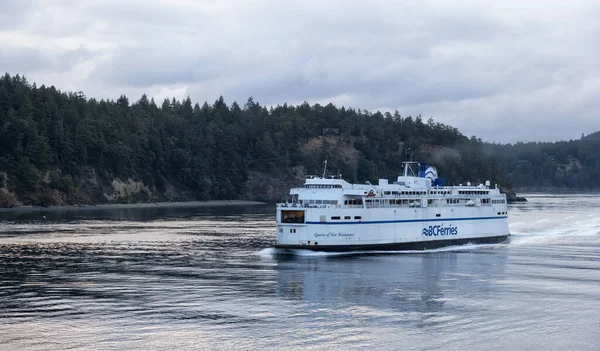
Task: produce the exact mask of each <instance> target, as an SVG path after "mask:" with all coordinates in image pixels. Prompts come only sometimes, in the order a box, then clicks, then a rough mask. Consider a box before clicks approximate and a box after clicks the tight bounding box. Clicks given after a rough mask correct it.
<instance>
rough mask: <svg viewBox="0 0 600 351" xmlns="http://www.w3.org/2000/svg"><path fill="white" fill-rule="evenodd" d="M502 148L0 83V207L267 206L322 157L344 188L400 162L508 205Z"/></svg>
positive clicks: (289, 113)
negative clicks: (491, 188)
mask: <svg viewBox="0 0 600 351" xmlns="http://www.w3.org/2000/svg"><path fill="white" fill-rule="evenodd" d="M502 147H507V146H498V145H492V146H491V145H489V144H486V143H484V142H483V141H482V140H481V139H479V138H476V137H471V138H468V137H466V136H464V135H463V134H461V133H460V132H459V131H458V130H457V129H456V128H453V127H451V126H448V125H444V124H442V123H439V122H435V121H434V120H433V119H429V120H427V121H423V120H422V118H421V117H420V116H416V117H411V116H407V117H403V116H401V115H400V114H399V113H398V112H397V111H396V112H394V113H388V112H386V113H381V112H379V111H377V112H374V113H373V112H369V111H365V110H355V109H350V108H344V107H336V106H334V105H332V104H328V105H326V106H322V105H319V104H315V105H312V106H311V105H309V104H308V103H303V104H301V105H298V106H290V105H287V104H283V105H279V106H277V107H271V108H267V107H266V106H261V105H260V104H259V103H258V102H255V101H254V100H253V99H252V98H250V99H248V101H246V103H245V104H244V105H243V106H240V105H238V104H237V103H235V102H234V103H232V104H231V105H228V104H226V102H225V100H224V99H223V98H222V97H221V98H219V99H218V100H217V101H215V102H214V103H213V104H212V105H209V104H208V103H206V102H205V103H204V104H202V105H199V104H197V103H196V104H194V103H192V101H191V100H190V99H189V98H187V99H185V100H183V101H178V100H176V99H171V100H169V99H166V100H164V101H162V102H161V103H159V104H157V103H156V102H155V101H154V100H153V99H149V98H148V97H147V96H145V95H143V96H142V97H141V98H140V99H139V100H138V101H136V102H133V103H131V102H130V101H129V99H128V98H127V97H125V96H121V97H120V98H119V99H117V100H116V101H112V100H96V99H94V98H87V97H86V96H85V95H84V94H83V93H82V92H61V91H59V90H57V89H56V88H54V87H46V86H44V85H42V86H39V87H38V86H37V85H36V84H35V83H33V84H30V83H29V82H27V80H26V79H25V78H24V77H22V76H19V75H15V76H11V75H9V74H5V75H4V76H3V77H1V78H0V207H14V206H23V205H36V206H55V205H60V206H63V205H88V204H111V203H147V202H169V201H207V200H233V199H235V200H253V201H276V200H280V199H282V198H284V197H285V196H286V194H287V192H288V189H289V187H290V186H293V185H298V184H301V183H302V181H303V179H304V177H305V176H306V175H307V174H315V173H317V172H319V170H320V169H321V167H322V162H323V160H325V159H327V160H328V162H329V169H330V170H331V171H332V173H335V174H342V175H343V177H344V178H345V179H347V180H348V181H351V182H364V181H371V182H374V181H376V179H377V178H388V179H394V178H396V177H397V176H398V174H399V172H400V170H401V169H402V167H401V166H402V161H405V160H406V159H407V157H408V156H407V155H408V154H410V157H411V158H412V159H414V160H419V161H421V162H422V163H430V164H433V165H435V166H437V167H438V169H439V171H440V173H441V174H444V175H446V182H447V184H452V183H455V184H458V183H466V182H468V181H470V182H472V183H477V184H478V183H484V182H485V181H486V180H490V181H491V182H492V184H498V186H499V187H501V188H502V189H503V190H504V191H505V192H506V193H508V194H509V195H510V197H511V199H513V200H514V199H516V195H515V194H514V191H513V183H512V182H511V180H512V179H517V178H509V177H507V176H506V174H505V172H504V171H503V170H502V167H507V166H508V165H509V163H510V162H508V161H506V160H505V159H504V158H503V157H500V156H499V155H498V153H497V152H495V151H494V150H502V149H501V148H502ZM490 150H492V151H494V152H491V156H490ZM596 150H597V149H596ZM577 157H581V156H579V154H578V156H577ZM594 157H598V155H597V154H596V155H594ZM519 160H520V159H519ZM507 169H509V170H511V171H512V168H508V167H507ZM510 174H511V176H514V174H517V173H510ZM524 184H529V183H524ZM596 184H597V183H596Z"/></svg>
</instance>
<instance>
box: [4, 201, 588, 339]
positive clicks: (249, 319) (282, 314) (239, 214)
mask: <svg viewBox="0 0 600 351" xmlns="http://www.w3.org/2000/svg"><path fill="white" fill-rule="evenodd" d="M525 196H526V197H527V199H528V200H529V201H528V202H526V203H519V204H512V205H510V207H509V222H510V231H511V233H512V236H511V237H510V238H509V240H508V241H507V242H505V243H502V244H494V245H463V246H454V247H447V248H443V249H436V250H430V251H420V252H409V251H385V252H375V253H369V252H351V253H344V254H339V253H313V252H309V251H296V252H295V254H294V255H282V254H281V253H280V252H278V251H277V250H275V249H273V248H271V247H270V246H271V245H272V244H273V243H274V240H275V226H274V220H275V216H274V206H273V205H262V206H229V207H228V206H225V207H224V206H220V207H178V208H168V207H167V208H152V207H149V208H148V207H147V208H138V209H135V208H130V209H123V208H117V209H106V208H104V209H97V210H96V209H73V210H69V209H62V210H51V209H45V210H39V209H35V210H33V209H32V210H28V211H8V212H6V211H5V212H0V350H265V349H266V350H353V349H369V350H600V196H599V195H598V194H562V195H561V194H558V195H557V194H527V195H525Z"/></svg>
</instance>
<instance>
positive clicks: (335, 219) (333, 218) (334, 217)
mask: <svg viewBox="0 0 600 351" xmlns="http://www.w3.org/2000/svg"><path fill="white" fill-rule="evenodd" d="M340 219H342V217H340V216H332V217H331V220H332V221H339V220H340ZM344 219H352V216H344ZM354 219H362V217H361V216H354Z"/></svg>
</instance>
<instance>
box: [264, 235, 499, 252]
mask: <svg viewBox="0 0 600 351" xmlns="http://www.w3.org/2000/svg"><path fill="white" fill-rule="evenodd" d="M509 236H510V234H507V235H500V236H484V237H478V238H457V239H446V240H424V241H413V242H402V243H385V244H352V245H288V244H275V245H274V247H275V248H277V249H289V250H310V251H325V252H348V251H404V250H407V251H408V250H415V251H417V250H431V249H437V248H441V247H446V246H456V245H465V244H498V243H502V242H504V241H506V240H507V239H508V237H509Z"/></svg>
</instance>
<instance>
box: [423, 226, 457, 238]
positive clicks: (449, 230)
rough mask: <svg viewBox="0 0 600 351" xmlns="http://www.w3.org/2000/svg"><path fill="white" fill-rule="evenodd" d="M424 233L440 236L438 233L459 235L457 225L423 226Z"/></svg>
mask: <svg viewBox="0 0 600 351" xmlns="http://www.w3.org/2000/svg"><path fill="white" fill-rule="evenodd" d="M423 235H425V236H438V235H458V228H457V227H442V226H441V225H430V226H429V227H425V228H423Z"/></svg>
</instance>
